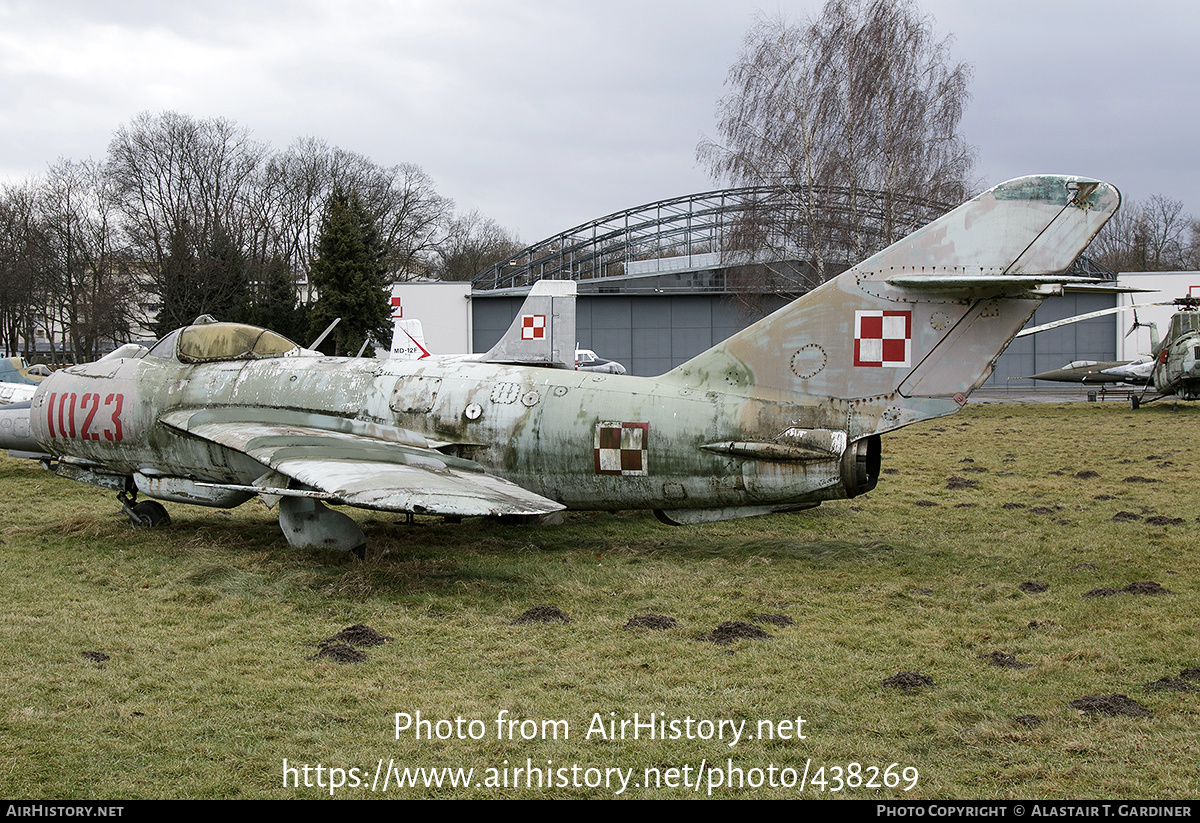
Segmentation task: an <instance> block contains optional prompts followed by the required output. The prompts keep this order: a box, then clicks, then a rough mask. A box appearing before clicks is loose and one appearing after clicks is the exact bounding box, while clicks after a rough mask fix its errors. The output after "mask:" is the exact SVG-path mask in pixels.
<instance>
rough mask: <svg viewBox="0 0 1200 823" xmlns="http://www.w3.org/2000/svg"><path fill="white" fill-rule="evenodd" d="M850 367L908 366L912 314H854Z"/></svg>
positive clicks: (907, 312)
mask: <svg viewBox="0 0 1200 823" xmlns="http://www.w3.org/2000/svg"><path fill="white" fill-rule="evenodd" d="M854 365H856V366H909V365H912V312H910V311H856V312H855V313H854Z"/></svg>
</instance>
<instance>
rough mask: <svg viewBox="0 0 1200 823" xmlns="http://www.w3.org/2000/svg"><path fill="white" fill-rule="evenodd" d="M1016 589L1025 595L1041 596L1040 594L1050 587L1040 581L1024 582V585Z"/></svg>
mask: <svg viewBox="0 0 1200 823" xmlns="http://www.w3.org/2000/svg"><path fill="white" fill-rule="evenodd" d="M1017 588H1018V589H1020V590H1021V591H1023V592H1025V593H1026V594H1041V593H1042V592H1044V591H1047V590H1049V588H1050V585H1049V584H1048V583H1043V582H1042V581H1041V580H1026V581H1025V582H1024V583H1022V584H1021V585H1019V586H1017Z"/></svg>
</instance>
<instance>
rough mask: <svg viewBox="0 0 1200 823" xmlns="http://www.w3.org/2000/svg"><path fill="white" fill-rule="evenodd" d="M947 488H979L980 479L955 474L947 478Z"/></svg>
mask: <svg viewBox="0 0 1200 823" xmlns="http://www.w3.org/2000/svg"><path fill="white" fill-rule="evenodd" d="M946 488H947V489H948V490H949V491H958V490H959V489H977V488H979V481H978V480H968V479H967V478H965V477H959V476H958V475H955V476H954V477H951V478H949V479H947V480H946Z"/></svg>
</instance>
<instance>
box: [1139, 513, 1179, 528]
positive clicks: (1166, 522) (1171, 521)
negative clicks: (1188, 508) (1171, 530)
mask: <svg viewBox="0 0 1200 823" xmlns="http://www.w3.org/2000/svg"><path fill="white" fill-rule="evenodd" d="M1186 523H1187V521H1186V520H1184V519H1183V518H1182V517H1167V516H1165V515H1161V514H1156V515H1154V517H1147V518H1146V525H1147V526H1182V525H1184V524H1186Z"/></svg>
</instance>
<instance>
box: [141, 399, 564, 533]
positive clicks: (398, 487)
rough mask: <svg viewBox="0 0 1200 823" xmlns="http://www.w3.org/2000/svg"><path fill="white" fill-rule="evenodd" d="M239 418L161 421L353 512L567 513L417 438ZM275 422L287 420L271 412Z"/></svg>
mask: <svg viewBox="0 0 1200 823" xmlns="http://www.w3.org/2000/svg"><path fill="white" fill-rule="evenodd" d="M240 411H243V410H229V409H224V410H219V409H215V410H214V409H203V410H199V411H176V412H171V413H169V414H167V415H165V416H163V417H162V418H161V422H163V423H164V424H166V425H168V426H171V427H172V428H175V429H178V430H180V431H184V432H187V433H188V434H191V435H194V436H195V437H199V438H202V439H204V440H208V441H210V442H213V443H217V444H220V445H222V446H224V447H226V448H229V449H233V450H235V451H239V452H242V453H243V454H246V455H249V456H250V457H253V458H254V459H255V460H257V461H259V462H260V463H262V464H263V465H264V466H269V467H270V468H271V469H274V470H275V471H276V472H279V473H280V474H282V475H285V476H286V477H289V478H291V479H293V480H295V481H297V482H298V483H301V484H303V485H304V486H306V487H308V488H309V489H316V490H318V491H319V492H323V494H320V495H317V496H320V497H325V498H327V499H331V500H334V501H335V502H341V503H346V504H349V505H351V506H361V507H363V508H368V509H382V510H385V511H402V512H413V513H415V514H442V515H452V516H460V517H474V516H479V515H501V514H549V513H550V512H555V511H560V510H562V509H564V508H565V506H563V505H561V504H560V503H556V502H555V501H553V500H550V499H549V498H546V497H542V496H541V495H539V494H534V493H533V492H531V491H527V490H526V489H523V488H521V487H520V486H518V485H516V484H515V483H510V482H509V481H507V480H504V479H502V478H499V477H496V476H494V475H490V474H488V473H486V472H485V471H484V470H483V467H482V466H480V465H479V464H478V463H475V462H473V461H470V460H463V459H461V458H457V457H451V456H449V455H445V454H442V453H441V452H439V451H436V450H435V449H431V448H429V447H428V446H418V445H413V443H415V442H419V440H418V438H417V437H416V436H413V437H412V438H411V439H410V442H408V443H405V442H399V441H398V440H397V439H387V438H384V437H382V436H370V435H364V434H362V433H361V432H351V431H339V430H336V429H330V428H325V427H323V426H321V425H318V423H319V421H317V420H314V417H315V416H314V415H305V416H304V420H303V421H301V420H296V421H294V422H289V421H286V420H285V421H284V422H264V421H261V420H253V419H251V420H247V419H245V418H244V417H243V418H242V419H232V415H236V414H237V413H238V412H240ZM246 411H249V410H246ZM272 415H273V416H274V417H286V416H287V415H286V413H284V414H282V415H281V414H280V413H279V412H277V411H274V410H273V411H272ZM331 422H344V421H331ZM379 434H383V432H379ZM420 440H423V438H420ZM239 488H245V489H246V490H252V491H256V492H259V493H263V494H287V493H288V491H289V490H287V489H282V488H272V487H269V486H268V487H258V486H256V487H239Z"/></svg>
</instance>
